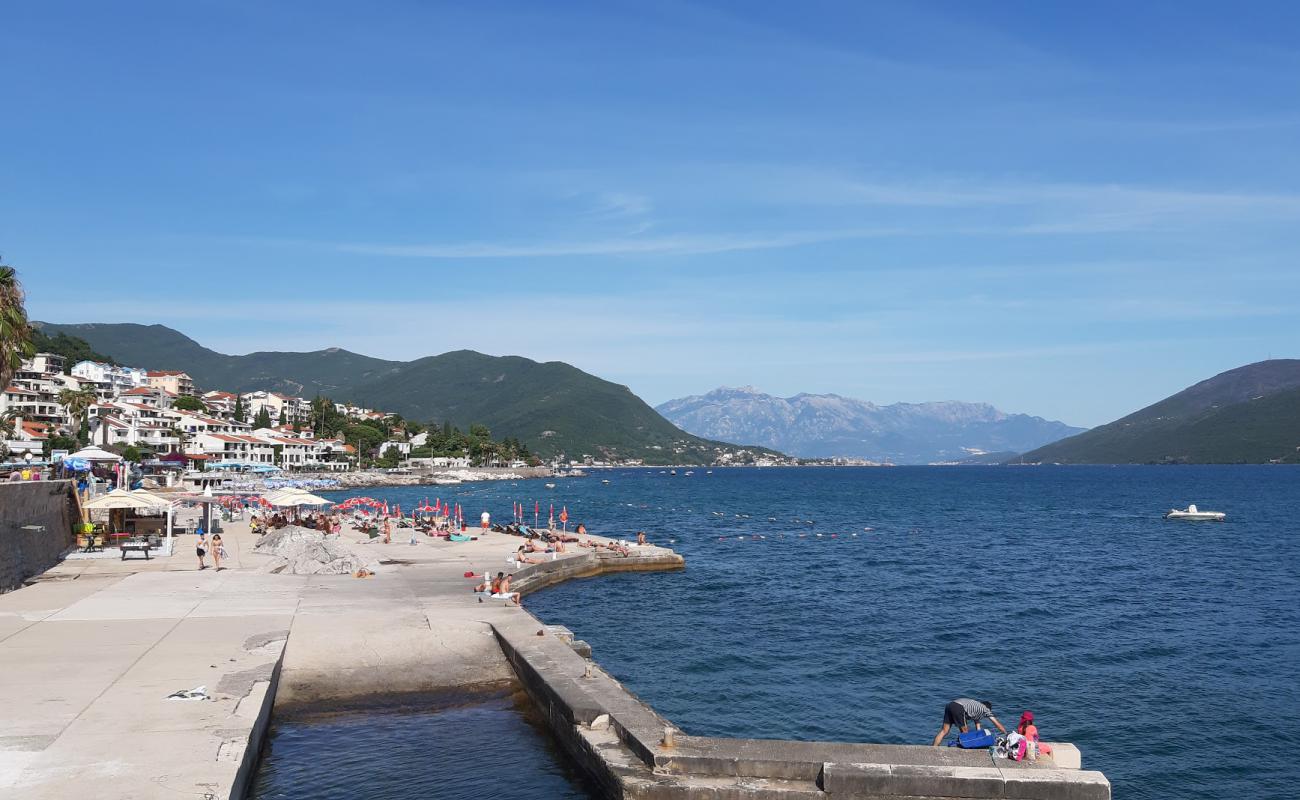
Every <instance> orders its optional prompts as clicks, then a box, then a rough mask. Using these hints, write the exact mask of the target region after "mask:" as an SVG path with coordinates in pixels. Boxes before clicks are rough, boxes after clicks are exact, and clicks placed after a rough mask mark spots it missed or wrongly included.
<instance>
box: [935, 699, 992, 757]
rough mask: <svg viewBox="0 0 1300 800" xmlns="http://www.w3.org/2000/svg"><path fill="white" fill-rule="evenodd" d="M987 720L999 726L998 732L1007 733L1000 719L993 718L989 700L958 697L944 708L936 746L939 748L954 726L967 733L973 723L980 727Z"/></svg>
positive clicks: (936, 737)
mask: <svg viewBox="0 0 1300 800" xmlns="http://www.w3.org/2000/svg"><path fill="white" fill-rule="evenodd" d="M986 719H987V720H989V721H990V722H992V723H993V724H994V725H997V726H998V730H1000V731H1002V732H1003V733H1006V732H1007V729H1006V728H1004V727H1002V723H1001V722H998V718H997V717H995V716H993V704H992V703H990V702H989V701H988V700H972V699H970V698H969V697H958V698H957V699H956V700H953V701H952V702H951V703H949V704H948V705H946V706H944V707H943V727H942V728H940V729H939V735H937V736H935V737H934V746H935V747H938V746H939V745H940V744H941V743H942V742H943V739H944V737H945V736H947V735H948V731H949V730H951V729H952V726H953V725H956V726H957V728H958V730H960V731H961V732H962V733H966V727H967V725H969V724H970V723H972V722H974V723H976V724H977V725H978V724H979V722H980V721H981V720H986Z"/></svg>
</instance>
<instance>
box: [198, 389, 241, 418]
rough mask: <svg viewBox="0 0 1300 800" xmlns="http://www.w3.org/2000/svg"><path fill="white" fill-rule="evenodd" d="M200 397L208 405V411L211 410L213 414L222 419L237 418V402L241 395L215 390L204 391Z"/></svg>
mask: <svg viewBox="0 0 1300 800" xmlns="http://www.w3.org/2000/svg"><path fill="white" fill-rule="evenodd" d="M199 399H200V400H202V401H203V404H204V405H206V406H207V407H208V411H209V412H211V414H212V416H214V417H220V418H221V419H234V418H235V403H236V401H238V400H239V395H237V394H233V393H231V392H220V391H215V390H214V391H211V392H204V393H203V396H202V397H200V398H199Z"/></svg>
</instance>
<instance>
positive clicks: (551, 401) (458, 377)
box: [36, 322, 741, 464]
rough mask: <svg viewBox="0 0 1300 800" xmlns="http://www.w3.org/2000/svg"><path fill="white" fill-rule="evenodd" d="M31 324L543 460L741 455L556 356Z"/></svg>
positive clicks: (201, 373)
mask: <svg viewBox="0 0 1300 800" xmlns="http://www.w3.org/2000/svg"><path fill="white" fill-rule="evenodd" d="M36 325H37V326H38V327H39V329H40V330H41V331H42V332H44V333H45V334H47V335H49V336H57V335H58V334H59V333H64V334H67V335H69V336H74V337H78V338H80V339H84V340H85V341H86V342H87V343H89V346H90V347H91V348H93V349H94V350H95V351H98V352H99V353H103V354H106V355H108V356H110V357H111V358H113V359H114V360H115V361H117V362H118V363H119V364H126V365H130V366H140V367H145V368H147V369H177V370H184V371H186V372H187V373H189V375H190V377H191V378H193V379H194V382H195V384H196V385H197V386H198V387H200V388H201V389H203V390H207V389H224V390H226V391H232V392H250V391H256V390H259V389H265V390H268V391H276V392H282V393H285V394H294V395H299V396H302V397H307V398H312V397H316V396H317V395H324V396H327V397H330V398H332V399H334V400H337V401H346V402H352V403H356V404H358V405H361V406H364V407H369V408H376V409H380V410H383V411H393V412H397V413H399V414H401V415H402V416H403V417H406V418H408V419H413V420H417V421H420V422H429V421H436V422H443V421H448V422H451V423H452V424H453V425H457V426H459V427H460V428H461V429H462V430H464V429H467V428H468V427H469V425H470V424H471V423H481V424H484V425H487V426H488V427H489V428H490V429H491V430H492V433H493V435H494V436H496V437H498V438H503V437H516V438H518V439H519V440H520V441H521V442H524V443H525V444H527V445H528V447H529V448H530V449H531V450H532V451H533V452H535V453H537V454H538V455H541V456H543V457H550V456H552V455H556V454H559V453H564V454H565V455H566V456H568V457H571V458H577V457H580V456H582V455H584V454H589V455H591V456H593V457H595V458H597V459H613V458H644V459H646V461H647V462H648V463H659V464H665V463H678V464H687V463H690V464H699V463H713V461H714V460H715V458H716V457H717V456H719V455H720V454H722V453H726V452H735V451H737V450H739V449H741V448H740V447H737V446H736V445H732V444H727V443H724V442H714V441H707V440H705V439H702V438H700V437H698V436H693V435H691V434H689V433H686V432H684V431H681V430H679V429H678V428H676V427H675V426H674V425H673V424H672V423H671V422H669V421H668V420H666V419H664V418H663V417H662V416H660V415H659V414H658V413H656V412H655V410H654V409H652V408H651V407H650V406H648V405H647V404H646V403H645V402H644V401H642V400H641V399H640V398H639V397H637V396H636V395H635V394H633V393H632V392H631V390H629V389H628V388H627V387H626V386H620V385H618V384H614V383H610V382H609V381H606V380H602V379H600V378H597V377H596V376H594V375H590V374H588V373H586V372H583V371H582V370H580V369H578V368H576V367H573V366H570V365H568V364H564V363H561V362H558V361H551V362H547V363H544V364H543V363H538V362H536V361H531V360H529V359H526V358H520V357H517V356H488V355H484V354H482V353H476V352H473V351H470V350H460V351H456V352H452V353H443V354H442V355H438V356H429V357H427V358H421V359H417V360H415V361H407V362H403V361H386V360H384V359H379V358H371V357H370V356H364V355H360V354H358V353H351V352H348V351H347V350H340V349H338V348H330V349H328V350H317V351H314V352H309V353H292V352H259V353H249V354H248V355H242V356H230V355H224V354H222V353H218V352H216V351H214V350H210V349H208V348H206V347H204V346H202V345H200V344H199V343H198V342H196V341H194V340H193V339H191V338H189V337H188V336H185V335H184V334H182V333H180V332H178V331H175V330H172V329H171V328H168V327H165V326H162V325H135V324H101V323H92V324H79V325H57V324H51V323H44V322H38V323H36Z"/></svg>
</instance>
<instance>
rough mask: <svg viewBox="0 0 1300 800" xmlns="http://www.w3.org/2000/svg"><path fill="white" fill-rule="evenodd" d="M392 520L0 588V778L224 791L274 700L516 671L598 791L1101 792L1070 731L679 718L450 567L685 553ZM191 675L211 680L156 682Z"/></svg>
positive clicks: (595, 566)
mask: <svg viewBox="0 0 1300 800" xmlns="http://www.w3.org/2000/svg"><path fill="white" fill-rule="evenodd" d="M408 535H409V534H408V533H407V531H405V530H401V531H400V532H395V534H394V540H393V542H392V543H391V544H387V545H385V544H383V543H382V542H379V541H377V540H376V541H374V542H370V541H369V540H364V537H360V536H356V535H353V534H347V535H345V538H349V539H351V540H352V542H353V543H354V544H355V546H357V547H364V548H370V549H371V550H372V551H373V552H374V553H375V554H376V555H377V557H378V558H379V559H380V563H381V571H380V572H379V573H378V574H377V575H376V576H374V577H371V578H364V579H359V578H354V577H351V576H319V575H317V576H290V575H275V574H268V573H266V571H265V569H266V566H267V565H266V557H264V556H261V555H258V554H255V553H252V552H251V546H252V543H253V537H252V535H251V534H250V533H249V531H248V529H247V527H246V526H245V525H244V524H243V523H239V522H236V523H233V524H228V525H227V530H226V531H225V533H224V538H225V541H226V546H227V549H228V550H230V551H231V556H232V558H231V564H230V566H231V569H229V570H225V571H222V572H221V573H216V572H214V571H213V570H211V569H208V570H206V571H203V572H199V571H197V570H196V567H197V563H196V560H195V558H194V556H193V550H192V547H191V542H190V541H189V540H188V539H183V540H182V542H181V543H180V545H179V546H178V547H177V550H176V552H177V555H174V556H172V557H170V558H165V559H157V560H154V561H152V562H143V561H128V562H116V561H77V562H73V561H68V562H64V563H62V564H60V565H59V566H57V567H55V568H54V569H52V570H50V571H49V572H47V573H45V574H44V575H43V576H40V579H39V580H38V581H37V582H36V583H35V584H34V585H31V586H28V587H26V588H23V589H20V590H18V591H15V592H11V593H9V594H7V595H3V596H0V675H3V677H4V680H3V681H0V725H2V727H3V734H0V795H3V796H5V797H21V798H56V797H69V796H75V795H77V794H84V793H86V792H87V791H88V790H90V787H93V792H92V793H93V794H94V795H95V796H103V797H131V798H163V797H175V796H176V792H177V791H178V790H179V791H182V792H183V793H186V794H192V795H195V796H200V797H212V798H239V797H242V796H243V795H244V792H245V790H246V787H247V781H248V778H249V776H250V775H251V772H252V770H253V769H254V768H255V764H256V755H257V752H258V749H259V747H260V744H261V740H262V736H263V733H264V730H265V727H266V724H267V718H268V715H269V714H270V713H271V710H272V704H274V706H275V707H278V708H281V709H284V708H288V707H292V706H296V705H300V704H311V703H314V702H317V701H321V700H357V699H363V698H364V697H365V696H367V695H371V694H390V693H394V692H407V691H410V692H427V691H434V690H442V689H460V688H470V687H478V686H491V685H501V684H503V683H509V682H514V681H518V682H519V683H521V684H522V685H523V687H524V688H525V689H526V690H527V691H528V693H529V695H530V696H531V697H532V698H533V700H534V701H535V703H536V704H537V706H538V708H539V709H540V710H541V712H542V714H543V715H544V717H545V719H546V720H547V722H548V724H549V726H550V728H551V730H552V731H554V733H555V735H556V737H557V738H558V740H559V741H560V742H561V743H562V744H563V746H564V748H565V749H566V750H567V751H568V753H569V754H570V755H571V756H572V757H573V758H574V759H575V761H576V762H577V763H578V764H579V765H580V766H581V767H582V768H583V769H584V770H585V771H586V772H587V773H588V774H590V775H591V776H592V777H593V779H594V780H595V781H596V782H597V783H598V785H600V786H601V787H602V788H603V791H604V793H605V794H607V795H608V796H609V797H619V798H623V797H626V798H746V799H749V798H753V799H754V800H762V799H763V798H790V799H792V800H793V799H797V798H805V797H806V798H813V797H816V798H857V797H864V798H865V797H893V798H926V797H980V798H996V797H1006V798H1021V800H1034V798H1042V800H1053V799H1054V798H1071V799H1074V798H1077V799H1078V800H1092V799H1093V798H1097V800H1101V799H1102V798H1109V796H1110V787H1109V784H1108V783H1107V782H1106V779H1105V777H1104V776H1102V775H1101V774H1100V773H1097V772H1086V771H1081V770H1079V769H1077V768H1075V769H1068V768H1066V767H1068V766H1074V767H1077V766H1078V764H1077V761H1075V763H1073V764H1070V763H1066V759H1068V758H1071V757H1073V758H1077V751H1075V750H1073V748H1070V747H1069V746H1058V747H1060V749H1059V750H1058V763H1055V764H1054V763H1053V762H1051V761H1050V760H1047V759H1044V760H1040V762H1039V764H1038V765H1036V766H1032V767H1031V766H1029V765H1027V764H1014V763H1012V762H1006V761H1000V762H998V763H997V764H996V765H994V764H993V763H992V762H991V761H990V759H989V757H988V754H987V752H985V751H970V752H963V751H955V750H949V749H946V748H945V749H935V748H929V747H922V746H916V747H906V746H889V745H865V744H844V743H813V742H781V741H764V740H747V739H721V738H707V737H694V736H690V735H689V734H688V733H687V732H685V731H682V730H680V729H679V728H677V727H676V726H674V725H673V724H672V723H671V722H670V721H669V720H666V719H664V718H663V717H661V716H660V715H659V714H658V713H657V712H655V711H654V709H653V708H651V707H650V706H648V705H647V704H645V703H643V702H642V701H641V700H640V699H639V698H637V697H636V696H635V695H634V694H633V693H631V692H629V691H627V690H626V689H625V688H624V687H623V686H622V685H621V684H620V683H619V682H618V681H616V680H615V679H613V678H612V677H611V676H609V675H608V674H607V673H606V672H605V671H604V670H602V669H601V668H600V667H599V664H597V663H596V662H594V661H591V660H590V659H589V658H587V657H585V656H586V655H589V654H590V649H589V648H587V647H585V646H584V645H583V644H582V643H581V642H576V641H574V639H573V637H572V636H571V635H567V633H566V632H565V631H564V630H563V629H559V628H555V627H550V626H545V625H543V624H542V623H540V622H539V621H538V620H537V619H536V618H535V617H533V616H532V615H531V614H529V613H528V612H527V610H526V608H527V605H528V604H527V600H526V599H525V601H524V608H523V609H521V608H517V607H515V606H513V605H511V604H508V603H506V602H504V601H500V600H488V601H486V602H480V599H479V598H478V597H476V596H475V595H473V594H472V593H471V588H472V586H473V585H474V583H476V582H477V581H475V580H471V579H467V578H465V577H464V574H465V573H466V572H472V573H474V574H476V575H481V574H483V573H484V572H490V573H492V574H495V573H496V572H497V571H505V572H513V573H514V574H515V580H516V584H515V585H516V588H518V589H519V590H520V591H522V592H524V593H527V592H531V591H536V590H538V589H540V588H543V587H545V586H548V585H552V584H554V583H557V582H560V581H564V580H569V579H572V578H578V577H589V576H595V575H599V574H602V573H605V572H612V571H622V570H662V569H680V568H682V566H683V562H682V559H681V557H680V556H678V555H676V554H675V553H673V552H671V551H669V550H665V549H661V548H635V549H634V551H633V555H632V556H631V557H627V558H624V557H622V556H618V555H616V554H612V553H608V552H605V551H594V552H593V551H591V550H587V549H582V548H576V547H571V548H570V550H571V551H574V552H570V553H567V554H565V555H564V556H563V557H561V558H558V559H557V560H555V561H547V562H544V563H539V564H530V565H524V566H521V567H519V568H516V567H515V566H514V565H511V564H509V563H507V558H508V556H509V554H510V553H512V552H513V550H514V548H515V547H517V546H518V542H519V540H518V539H517V538H515V537H510V536H506V535H504V534H491V533H489V534H487V535H485V536H483V537H481V538H480V539H479V540H478V541H474V542H465V543H450V542H445V541H433V540H430V539H428V538H426V537H420V538H419V539H417V544H415V545H410V544H408ZM599 586H600V583H599V582H596V583H595V584H593V591H599V588H598V587H599ZM539 632H540V633H541V635H538V634H539ZM597 655H598V654H597ZM200 685H202V686H205V687H206V693H207V696H208V697H207V699H196V700H169V699H167V695H168V694H170V693H172V692H175V691H177V690H180V689H191V688H195V687H197V686H200ZM665 739H667V740H668V743H665ZM1062 756H1065V758H1062Z"/></svg>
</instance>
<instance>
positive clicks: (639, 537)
mask: <svg viewBox="0 0 1300 800" xmlns="http://www.w3.org/2000/svg"><path fill="white" fill-rule="evenodd" d="M636 543H637V544H638V545H641V546H642V547H644V546H645V545H648V544H650V543H649V542H647V541H646V540H645V531H637V532H636Z"/></svg>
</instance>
